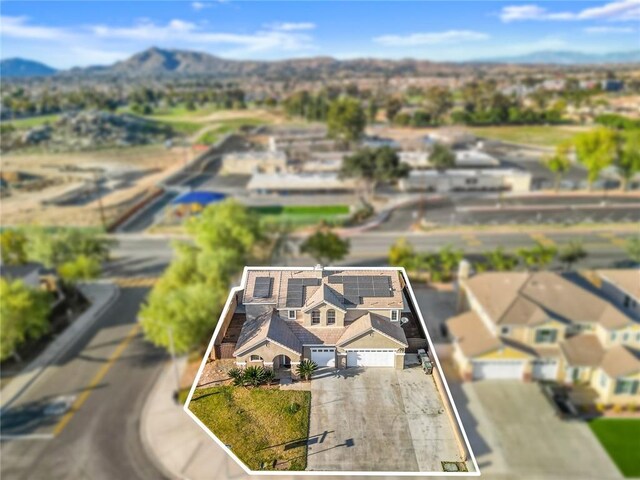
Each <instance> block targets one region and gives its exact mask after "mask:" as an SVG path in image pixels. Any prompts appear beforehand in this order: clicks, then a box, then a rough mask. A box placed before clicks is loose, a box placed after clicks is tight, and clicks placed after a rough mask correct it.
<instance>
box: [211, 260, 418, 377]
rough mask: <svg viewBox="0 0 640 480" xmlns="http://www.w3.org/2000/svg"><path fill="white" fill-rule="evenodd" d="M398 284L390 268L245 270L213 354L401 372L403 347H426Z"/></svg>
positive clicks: (273, 363)
mask: <svg viewBox="0 0 640 480" xmlns="http://www.w3.org/2000/svg"><path fill="white" fill-rule="evenodd" d="M406 288H407V287H406V284H405V282H404V279H403V277H402V274H401V273H400V271H399V270H397V269H391V268H388V269H384V268H381V269H355V268H350V269H335V268H323V267H321V266H317V267H315V268H250V269H247V271H246V273H245V278H244V279H243V289H242V290H241V291H240V292H239V293H238V295H237V299H236V300H235V301H236V302H237V307H236V309H235V311H236V315H235V317H230V318H229V319H228V320H224V321H227V322H228V325H223V328H222V330H221V332H220V334H219V335H218V337H219V339H218V343H217V344H216V347H217V352H218V354H217V355H218V357H222V358H224V357H225V355H229V354H230V355H229V356H231V357H232V358H234V359H235V360H236V363H237V364H238V365H240V366H245V365H265V366H269V367H273V368H275V369H279V368H281V367H289V366H294V365H296V364H298V363H299V362H301V361H302V360H303V359H309V360H312V361H314V362H316V363H317V364H318V366H320V367H336V368H348V367H358V366H362V367H395V368H398V369H402V368H404V360H405V352H406V351H407V350H408V349H410V350H411V351H413V352H415V351H416V350H417V348H427V341H426V334H425V333H424V332H423V331H422V328H421V327H419V325H418V323H419V322H418V320H417V317H416V315H415V314H414V313H415V309H414V308H413V306H412V304H411V303H410V302H411V301H410V299H409V297H408V294H407V291H406ZM237 312H241V313H240V314H238V313H237ZM234 318H235V320H234ZM234 322H235V323H234ZM234 329H235V332H236V334H235V335H234V334H233V332H234ZM229 345H232V346H233V347H232V348H233V350H232V352H231V350H230V349H229V348H228V347H229ZM225 352H226V353H225Z"/></svg>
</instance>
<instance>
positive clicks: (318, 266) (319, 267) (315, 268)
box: [313, 263, 323, 271]
mask: <svg viewBox="0 0 640 480" xmlns="http://www.w3.org/2000/svg"><path fill="white" fill-rule="evenodd" d="M313 269H314V270H319V271H322V270H323V267H322V265H320V264H319V263H318V264H317V265H316V266H315V267H313Z"/></svg>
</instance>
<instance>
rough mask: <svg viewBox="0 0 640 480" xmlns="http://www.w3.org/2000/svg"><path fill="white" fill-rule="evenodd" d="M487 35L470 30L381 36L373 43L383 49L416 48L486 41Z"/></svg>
mask: <svg viewBox="0 0 640 480" xmlns="http://www.w3.org/2000/svg"><path fill="white" fill-rule="evenodd" d="M488 38H489V35H487V34H486V33H482V32H474V31H472V30H447V31H444V32H424V33H411V34H409V35H381V36H379V37H375V38H374V39H373V41H374V42H375V43H377V44H380V45H383V46H385V47H417V46H421V45H439V44H454V43H462V42H473V41H479V40H487V39H488Z"/></svg>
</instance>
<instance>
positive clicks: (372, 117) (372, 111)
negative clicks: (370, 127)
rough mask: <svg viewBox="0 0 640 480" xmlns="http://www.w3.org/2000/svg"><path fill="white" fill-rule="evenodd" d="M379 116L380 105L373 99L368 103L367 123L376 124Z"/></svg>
mask: <svg viewBox="0 0 640 480" xmlns="http://www.w3.org/2000/svg"><path fill="white" fill-rule="evenodd" d="M377 116H378V104H377V103H376V101H375V100H374V99H373V98H372V99H370V100H369V103H367V121H368V122H369V123H370V124H372V123H375V122H376V117H377Z"/></svg>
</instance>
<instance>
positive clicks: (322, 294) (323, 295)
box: [303, 283, 346, 312]
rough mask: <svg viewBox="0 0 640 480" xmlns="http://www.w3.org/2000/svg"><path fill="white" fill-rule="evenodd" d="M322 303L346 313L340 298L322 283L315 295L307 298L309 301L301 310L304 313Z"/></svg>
mask: <svg viewBox="0 0 640 480" xmlns="http://www.w3.org/2000/svg"><path fill="white" fill-rule="evenodd" d="M322 303H327V304H329V305H331V306H333V307H336V308H337V309H338V310H342V311H343V312H346V309H345V308H344V304H343V302H342V298H341V297H340V296H339V295H338V293H337V292H336V291H335V290H334V289H333V288H331V287H330V286H329V285H327V284H326V283H323V284H322V285H321V286H320V287H319V288H317V289H316V291H315V293H314V294H313V295H311V297H309V300H307V302H306V303H305V304H304V307H303V310H304V311H305V312H306V311H308V310H309V309H311V308H313V307H316V306H318V305H320V304H322Z"/></svg>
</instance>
